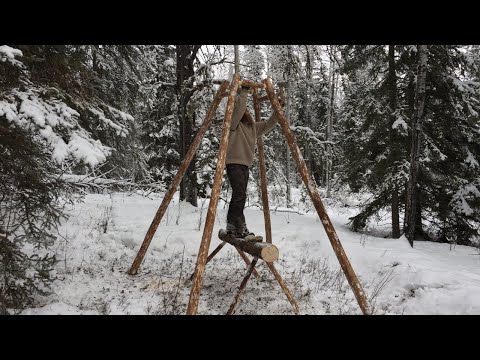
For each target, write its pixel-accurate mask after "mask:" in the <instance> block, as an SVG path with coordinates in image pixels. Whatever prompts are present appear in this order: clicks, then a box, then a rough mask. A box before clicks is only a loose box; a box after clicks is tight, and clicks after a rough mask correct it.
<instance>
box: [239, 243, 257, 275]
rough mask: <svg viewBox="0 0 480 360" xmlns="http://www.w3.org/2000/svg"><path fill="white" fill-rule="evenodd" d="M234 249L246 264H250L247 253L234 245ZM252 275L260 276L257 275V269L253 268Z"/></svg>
mask: <svg viewBox="0 0 480 360" xmlns="http://www.w3.org/2000/svg"><path fill="white" fill-rule="evenodd" d="M234 247H235V246H234ZM235 250H237V251H238V253H239V254H240V256H241V257H242V259H243V261H245V264H247V266H250V259H249V258H248V256H247V255H245V253H244V252H243V251H242V250H240V249H239V248H237V247H235ZM253 275H255V276H256V277H257V278H258V277H259V276H260V275H258V272H257V270H255V269H253Z"/></svg>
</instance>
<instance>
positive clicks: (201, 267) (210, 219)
mask: <svg viewBox="0 0 480 360" xmlns="http://www.w3.org/2000/svg"><path fill="white" fill-rule="evenodd" d="M239 80H240V75H239V74H235V75H234V76H233V80H232V83H231V85H230V94H229V96H228V102H227V108H226V110H225V119H224V122H223V129H222V135H221V138H220V139H221V140H220V149H219V153H218V160H217V167H216V169H215V176H214V180H213V186H212V193H211V195H210V205H209V206H208V211H207V218H206V220H205V228H204V229H203V236H202V241H201V243H200V248H199V250H198V257H197V263H196V266H195V275H194V278H193V284H192V289H191V291H190V298H189V300H188V306H187V315H195V314H196V313H197V310H198V301H199V298H200V290H201V289H202V283H203V275H204V271H205V264H206V262H207V255H208V249H209V247H210V241H211V240H212V230H213V225H214V221H215V215H216V213H217V205H218V198H219V196H220V187H221V185H222V180H223V171H224V168H225V158H226V155H227V146H228V137H229V135H230V125H231V122H232V113H233V107H234V104H235V95H236V93H237V88H238V84H239Z"/></svg>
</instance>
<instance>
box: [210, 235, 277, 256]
mask: <svg viewBox="0 0 480 360" xmlns="http://www.w3.org/2000/svg"><path fill="white" fill-rule="evenodd" d="M218 237H219V238H220V239H221V240H223V241H225V242H228V243H229V244H230V245H233V246H235V247H236V248H238V249H240V250H242V251H245V252H246V253H248V254H250V255H252V256H256V257H258V258H260V259H262V260H263V261H266V262H273V261H276V260H277V259H278V248H277V247H276V246H275V245H273V244H269V243H266V242H252V241H246V240H244V239H242V238H235V237H232V236H231V235H229V234H227V232H226V230H225V229H220V231H219V232H218Z"/></svg>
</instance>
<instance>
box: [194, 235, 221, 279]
mask: <svg viewBox="0 0 480 360" xmlns="http://www.w3.org/2000/svg"><path fill="white" fill-rule="evenodd" d="M225 244H226V242H225V241H222V242H221V244H220V245H218V246H217V247H216V248H215V250H213V251H212V253H211V254H210V255H208V258H207V263H206V264H208V263H209V262H210V260H212V259H213V258H214V256H215V255H217V254H218V253H219V251H220V250H222V248H223V247H224V246H225ZM206 264H205V265H206ZM194 275H195V272H193V273H192V275H190V281H192V280H193V276H194Z"/></svg>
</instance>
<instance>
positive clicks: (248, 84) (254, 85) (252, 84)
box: [212, 79, 268, 101]
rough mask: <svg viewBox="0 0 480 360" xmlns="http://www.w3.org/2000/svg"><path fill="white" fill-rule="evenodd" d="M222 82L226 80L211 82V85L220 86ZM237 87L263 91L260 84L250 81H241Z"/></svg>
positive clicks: (262, 85) (262, 86) (263, 86)
mask: <svg viewBox="0 0 480 360" xmlns="http://www.w3.org/2000/svg"><path fill="white" fill-rule="evenodd" d="M223 81H226V80H218V79H216V80H212V83H214V84H216V85H220V84H221V83H222V82H223ZM238 86H245V87H250V88H253V89H263V88H265V85H264V84H262V83H259V82H255V81H251V80H241V81H240V83H239V84H238ZM266 100H268V99H267V98H265V99H264V100H262V101H266Z"/></svg>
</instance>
